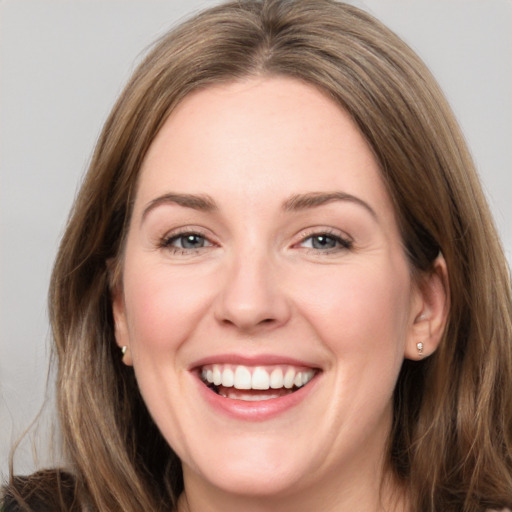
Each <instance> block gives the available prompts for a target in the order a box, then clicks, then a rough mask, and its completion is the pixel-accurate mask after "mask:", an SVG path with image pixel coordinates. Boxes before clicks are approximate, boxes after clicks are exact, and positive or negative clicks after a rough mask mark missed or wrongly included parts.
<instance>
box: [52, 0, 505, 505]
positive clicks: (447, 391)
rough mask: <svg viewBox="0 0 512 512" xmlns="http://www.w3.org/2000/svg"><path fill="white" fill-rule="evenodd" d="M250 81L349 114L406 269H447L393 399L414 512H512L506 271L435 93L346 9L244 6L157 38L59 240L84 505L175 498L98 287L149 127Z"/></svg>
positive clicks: (383, 36)
mask: <svg viewBox="0 0 512 512" xmlns="http://www.w3.org/2000/svg"><path fill="white" fill-rule="evenodd" d="M254 75H259V76H266V75H269V76H271V75H281V76H288V77H295V78H296V79H298V80H302V81H305V82H307V83H310V84H313V85H315V86H316V87H318V88H319V89H320V90H322V91H324V92H325V93H327V94H328V95H329V96H330V97H331V98H332V99H333V101H334V102H336V103H337V104H339V105H340V107H341V108H343V109H345V110H346V111H347V112H348V113H349V114H350V115H351V116H352V117H353V119H354V120H355V122H356V123H357V125H358V126H359V129H360V130H361V133H362V134H363V135H364V137H365V138H366V139H367V141H368V143H369V144H370V147H371V148H372V150H373V151H374V152H375V154H376V156H377V158H378V161H379V163H380V167H381V170H382V174H383V176H384V179H385V182H386V184H387V187H388V190H389V193H390V195H391V197H392V200H393V202H394V206H395V209H396V215H397V218H398V221H399V225H400V228H401V232H402V237H403V243H404V248H405V250H406V252H407V255H408V257H409V260H410V265H411V268H412V270H413V272H414V273H416V274H417V275H421V274H422V273H428V272H429V271H430V270H431V269H432V263H433V261H434V260H435V258H436V256H437V255H438V254H439V251H441V252H442V254H443V255H444V258H445V260H446V263H447V268H448V274H449V284H450V299H449V300H450V315H449V320H448V325H447V327H446V330H445V334H444V338H443V340H442V342H441V344H440V346H439V349H438V350H437V352H436V353H435V354H434V355H433V356H431V357H429V358H428V359H425V360H423V361H422V362H419V363H415V362H411V361H405V362H404V364H403V368H402V370H401V373H400V376H399V380H398V384H397V388H396V392H395V401H394V424H393V431H392V437H391V439H390V442H389V460H388V463H389V465H390V467H391V468H392V470H393V472H394V474H395V476H396V477H397V478H399V479H400V481H402V482H403V483H404V485H405V487H406V489H407V492H408V496H409V498H410V500H411V503H412V509H413V510H414V511H417V512H425V511H443V512H448V511H461V510H463V511H467V512H471V511H475V512H476V511H481V510H483V509H485V508H492V507H494V508H500V507H503V506H508V507H512V454H511V448H512V437H511V436H512V354H511V342H512V336H511V333H512V325H511V316H512V314H511V294H510V281H509V274H508V269H507V265H506V261H505V258H504V256H503V252H502V249H501V247H500V244H499V241H498V237H497V235H496V230H495V227H494V225H493V222H492V219H491V215H490V213H489V209H488V206H487V204H486V201H485V198H484V196H483V194H482V190H481V187H480V184H479V181H478V178H477V175H476V172H475V169H474V165H473V162H472V160H471V157H470V155H469V153H468V150H467V148H466V145H465V142H464V139H463V136H462V134H461V132H460V130H459V128H458V126H457V123H456V121H455V120H454V117H453V114H452V112H451V110H450V108H449V106H448V105H447V103H446V101H445V99H444V96H443V94H442V93H441V91H440V90H439V88H438V86H437V84H436V82H435V80H434V79H433V78H432V76H431V74H430V73H429V71H428V70H427V69H426V67H425V65H424V64H423V63H422V62H421V61H420V60H419V58H418V57H417V56H416V55H415V54H414V53H413V52H412V51H411V50H410V48H409V47H408V46H407V45H406V44H405V43H404V42H403V41H401V40H400V39H399V38H398V37H397V36H396V35H395V34H393V33H392V32H391V31H390V30H389V29H387V28H386V27H384V26H383V25H382V24H381V23H380V22H378V21H377V20H375V19H374V18H372V17H371V16H369V15H368V14H366V13H364V12H363V11H361V10H359V9H357V8H355V7H352V6H349V5H346V4H342V3H339V2H336V1H333V0H268V1H267V0H262V1H258V0H240V1H234V2H231V3H227V4H223V5H221V6H217V7H214V8H211V9H209V10H207V11H204V12H203V13H201V14H199V15H197V16H196V17H194V18H193V19H191V20H189V21H187V22H185V23H184V24H182V25H181V26H179V27H178V28H177V29H175V30H173V31H172V32H170V33H169V34H167V35H166V36H165V37H163V38H162V39H161V40H160V41H159V42H158V43H157V44H156V45H155V47H154V48H153V50H152V51H151V52H150V54H149V55H148V56H147V58H146V59H145V60H144V61H143V62H142V64H141V65H140V66H139V67H138V69H137V70H136V71H135V73H134V75H133V77H132V78H131V80H130V81H129V83H128V85H127V86H126V88H125V90H124V91H123V93H122V94H121V96H120V98H119V100H118V101H117V103H116V105H115V106H114V109H113V111H112V113H111V115H110V117H109V118H108V120H107V122H106V124H105V127H104V129H103V132H102V134H101V136H100V139H99V141H98V144H97V147H96V150H95V153H94V156H93V158H92V162H91V165H90V169H89V172H88V174H87V176H86V178H85V181H84V183H83V185H82V188H81V190H80V193H79V195H78V198H77V200H76V202H75V205H74V208H73V211H72V214H71V217H70V220H69V223H68V227H67V230H66V233H65V235H64V237H63V240H62V244H61V247H60V251H59V254H58V257H57V260H56V263H55V268H54V272H53V277H52V284H51V289H50V295H49V303H50V316H51V324H52V328H53V336H54V339H55V345H56V351H57V356H58V404H59V412H60V421H61V426H62V432H63V438H64V444H65V450H66V453H67V455H68V458H69V461H70V465H71V470H72V471H73V473H74V475H75V479H76V482H77V493H78V494H77V497H78V499H79V500H80V501H81V503H82V506H83V508H84V509H87V510H89V509H92V510H101V511H107V510H108V511H114V510H123V511H140V510H164V509H167V510H168V509H169V508H170V507H173V506H175V503H176V500H177V497H178V496H179V494H180V493H181V491H182V489H183V481H182V476H181V467H180V462H179V460H178V458H177V457H176V455H175V454H174V453H173V451H172V449H171V448H170V447H169V446H168V445H167V443H166V442H165V440H164V439H163V437H162V436H161V434H160V433H159V431H158V429H157V427H156V426H155V424H154V423H153V421H152V419H151V418H150V416H149V414H148V412H147V410H146V408H145V405H144V403H143V401H142V399H141V397H140V394H139V392H138V389H137V385H136V382H135V378H134V375H133V372H132V370H131V368H127V367H125V366H123V365H122V363H121V358H120V354H119V351H118V348H117V346H116V344H115V342H114V335H113V321H112V314H111V300H110V286H111V285H112V283H113V282H116V279H118V277H119V268H118V267H119V265H116V262H119V260H120V255H121V253H122V250H123V240H124V237H125V234H126V229H127V225H128V223H129V220H130V214H131V209H132V203H133V199H134V192H135V187H136V183H137V177H138V173H139V170H140V167H141V162H142V160H143V158H144V156H145V154H146V151H147V149H148V147H149V145H150V144H151V141H152V140H153V138H154V137H155V135H156V133H157V132H158V130H159V128H160V127H161V126H162V124H163V123H164V121H165V120H166V118H167V117H168V116H169V115H170V114H171V112H172V111H173V109H174V108H175V106H176V105H177V104H178V103H179V102H180V101H181V100H182V99H183V97H184V96H186V95H187V94H188V93H189V92H190V91H192V90H196V89H198V88H201V87H207V86H208V85H210V84H213V83H218V82H226V81H233V80H237V79H241V78H246V77H248V76H254ZM109 262H110V264H109ZM112 262H114V263H112Z"/></svg>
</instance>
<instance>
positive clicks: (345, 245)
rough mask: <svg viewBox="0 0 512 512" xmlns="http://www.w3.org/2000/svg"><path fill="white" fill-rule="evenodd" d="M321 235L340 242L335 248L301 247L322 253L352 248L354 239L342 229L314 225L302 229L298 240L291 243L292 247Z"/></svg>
mask: <svg viewBox="0 0 512 512" xmlns="http://www.w3.org/2000/svg"><path fill="white" fill-rule="evenodd" d="M322 235H324V236H327V237H330V238H333V239H335V240H337V241H338V242H339V243H340V244H341V246H340V247H337V248H331V249H325V250H320V249H315V248H309V247H303V249H306V250H311V251H313V252H315V253H322V252H323V253H330V252H338V251H343V250H349V249H351V248H352V246H353V244H354V239H353V238H352V237H351V236H350V235H348V234H347V233H345V232H344V231H341V230H339V229H335V228H332V227H322V226H318V227H316V226H315V227H312V228H307V229H306V230H304V231H302V232H301V233H300V234H299V240H298V241H297V242H295V243H294V244H293V247H298V246H300V244H302V243H304V242H305V241H306V240H308V239H310V238H313V237H315V236H322ZM299 248H300V247H299Z"/></svg>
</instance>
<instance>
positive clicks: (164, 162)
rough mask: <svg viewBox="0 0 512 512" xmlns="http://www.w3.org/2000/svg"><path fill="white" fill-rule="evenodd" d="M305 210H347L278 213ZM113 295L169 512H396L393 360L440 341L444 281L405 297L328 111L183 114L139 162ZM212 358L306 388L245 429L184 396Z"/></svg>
mask: <svg viewBox="0 0 512 512" xmlns="http://www.w3.org/2000/svg"><path fill="white" fill-rule="evenodd" d="M318 192H321V193H332V192H336V193H338V192H342V193H343V194H345V195H349V196H350V198H349V199H346V198H344V199H343V198H342V199H339V198H338V199H332V200H330V201H325V202H324V203H322V204H319V205H315V206H309V207H304V205H302V206H303V207H301V208H291V207H290V198H291V197H293V196H294V195H297V194H307V193H309V194H311V193H318ZM170 193H172V194H194V195H201V196H204V195H207V196H208V200H209V201H210V202H214V203H215V208H213V209H204V208H202V209H201V208H197V205H194V204H190V203H189V204H187V205H184V204H177V203H176V202H173V201H170V200H162V199H159V198H162V196H165V195H166V194H170ZM155 200H157V201H156V202H155ZM178 202H182V201H178ZM287 202H288V203H287ZM286 204H288V208H285V207H283V205H286ZM203 206H204V205H203ZM183 232H186V233H197V236H196V238H194V241H195V242H197V243H196V244H195V245H194V246H193V247H192V248H184V247H183V244H184V242H186V240H184V239H183V238H179V236H178V235H179V234H180V233H181V234H183ZM318 236H326V237H327V238H324V239H321V238H318ZM173 237H174V238H173ZM322 240H323V241H324V242H327V244H324V245H322V244H319V242H321V241H322ZM339 240H348V241H349V243H348V244H347V243H343V242H340V241H339ZM121 279H122V282H121V283H120V284H119V286H118V287H117V291H116V293H115V294H114V300H113V311H114V319H115V326H116V339H117V342H118V344H119V346H127V347H128V351H127V354H126V355H125V358H124V361H125V363H126V364H129V365H133V367H134V371H135V374H136V377H137V380H138V383H139V386H140V389H141V392H142V395H143V397H144V400H145V401H146V403H147V406H148V408H149V410H150V412H151V414H152V416H153V418H154V420H155V422H156V424H157V425H158V427H159V428H160V430H161V432H162V434H163V435H164V437H165V438H166V439H167V441H168V442H169V444H170V445H171V446H172V447H173V449H174V450H175V452H176V453H177V454H178V456H179V457H180V459H181V461H182V464H183V472H184V481H185V493H184V494H183V495H182V497H181V500H180V510H182V511H185V510H189V511H193V512H197V511H201V512H209V511H212V512H213V511H221V510H222V511H223V512H225V511H231V510H233V511H234V510H245V511H249V512H256V511H258V512H259V511H272V510H279V511H281V512H282V511H288V510H290V511H292V510H293V511H294V512H297V511H311V510H323V511H334V510H336V511H341V510H350V511H359V510H360V511H366V512H367V511H372V510H385V509H386V510H406V509H407V504H406V500H405V499H403V496H402V495H401V494H400V492H399V488H398V486H397V485H396V483H395V482H394V481H393V479H392V477H391V476H390V475H388V474H387V473H386V471H385V469H384V468H385V459H386V443H387V439H388V436H389V432H390V426H391V417H392V405H391V400H392V394H393V389H394V386H395V382H396V379H397V376H398V373H399V370H400V367H401V364H402V361H403V359H404V357H409V358H420V357H427V356H428V355H430V354H431V353H432V352H433V351H434V350H435V349H436V346H437V343H438V342H439V340H440V336H441V332H442V329H443V326H444V322H445V319H446V286H445V283H446V268H445V265H444V262H443V260H442V258H439V259H438V261H437V262H436V265H435V271H434V272H433V273H432V275H430V276H426V277H425V278H424V279H423V280H422V282H421V284H420V283H416V282H414V281H413V280H412V277H411V271H410V267H409V263H408V261H407V259H406V256H405V254H404V251H403V248H402V243H401V237H400V233H399V230H398V226H397V222H396V219H395V214H394V211H393V207H392V204H391V200H390V197H389V195H388V193H387V191H386V188H385V186H384V183H383V181H382V179H381V175H380V171H379V166H378V163H377V162H376V160H375V158H374V156H373V153H372V152H371V150H370V149H369V147H368V145H367V144H366V142H365V140H364V139H363V137H362V136H361V134H360V133H359V131H358V130H357V127H356V126H355V124H354V123H353V121H352V120H351V119H350V117H349V116H348V115H347V114H346V113H345V112H344V111H343V110H341V109H340V108H339V107H338V106H337V105H335V104H334V103H333V102H332V100H330V99H328V98H327V97H326V96H325V95H324V94H322V93H321V92H319V91H318V90H317V89H315V88H314V87H312V86H309V85H306V84H303V83H301V82H299V81H295V80H292V79H286V78H251V79H248V80H245V81H241V82H234V83H229V84H224V85H218V86H212V87H210V88H207V89H204V90H201V91H199V92H195V93H192V94H190V95H189V96H188V97H187V98H185V100H184V101H183V102H182V103H181V104H180V105H179V106H178V107H177V109H176V110H175V111H174V112H173V113H172V115H171V116H170V117H169V119H168V120H167V121H166V123H165V124H164V126H163V128H162V129H161V130H160V132H159V133H158V135H157V136H156V138H155V140H154V141H153V143H152V145H151V147H150V149H149V152H148V154H147V155H146V157H145V160H144V163H143V166H142V169H141V175H140V180H139V183H138V190H137V194H136V199H135V204H134V210H133V215H132V220H131V224H130V226H129V231H128V236H127V242H126V248H125V252H124V256H123V261H122V278H121ZM418 341H422V342H423V345H424V348H423V354H422V355H420V354H418V351H417V349H416V343H417V342H418ZM217 354H229V355H234V357H238V356H245V357H259V356H261V355H262V354H264V355H269V354H270V355H275V356H279V357H284V356H290V357H294V358H298V359H300V360H301V361H306V362H307V363H308V364H309V365H310V366H311V367H314V368H316V369H318V374H317V376H316V377H315V379H314V381H313V382H312V384H311V388H310V391H309V393H307V394H306V395H305V398H303V399H302V400H301V401H300V402H299V403H298V404H297V405H295V406H294V407H291V408H290V409H288V410H286V411H284V412H283V413H281V414H278V415H276V416H273V417H271V418H270V419H265V420H263V421H252V420H251V421H248V420H244V419H240V418H237V417H230V416H228V415H226V414H223V413H222V412H219V411H218V410H217V409H215V408H214V407H211V406H210V405H209V404H207V403H206V401H205V400H204V397H203V396H202V394H201V393H200V392H199V388H200V386H202V384H200V385H198V379H197V376H196V375H194V374H193V372H191V366H193V365H194V364H195V362H197V361H199V360H200V359H201V358H204V357H210V356H215V355H217ZM381 482H385V485H384V486H383V487H381ZM392 498H394V499H395V501H393V499H392ZM391 504H393V505H391Z"/></svg>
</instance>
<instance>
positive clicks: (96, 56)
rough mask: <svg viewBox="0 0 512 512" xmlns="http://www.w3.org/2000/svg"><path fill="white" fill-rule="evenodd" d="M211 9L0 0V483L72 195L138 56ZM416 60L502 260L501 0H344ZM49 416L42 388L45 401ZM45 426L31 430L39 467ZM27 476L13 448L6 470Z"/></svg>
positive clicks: (168, 2)
mask: <svg viewBox="0 0 512 512" xmlns="http://www.w3.org/2000/svg"><path fill="white" fill-rule="evenodd" d="M215 3H217V2H216V1H213V0H202V1H201V0H165V1H164V0H137V1H133V0H73V1H69V0H68V1H66V0H60V1H56V0H45V1H41V0H3V1H2V0H0V477H1V476H2V475H3V476H5V475H6V474H7V467H8V466H7V460H8V453H9V448H10V446H11V444H12V442H13V441H14V440H15V439H16V438H17V437H18V436H19V435H20V434H21V433H22V432H23V430H24V429H25V428H26V427H28V426H29V423H30V421H31V420H32V419H33V418H34V416H35V415H36V414H37V412H38V410H39V409H40V407H41V405H42V404H43V401H44V400H45V385H46V375H47V368H48V356H49V347H50V339H49V338H50V336H49V327H48V321H47V309H46V293H47V288H48V282H49V275H50V271H51V266H52V261H53V258H54V256H55V253H56V250H57V246H58V242H59V238H60V236H61V234H62V231H63V228H64V225H65V222H66V218H67V215H68V211H69V209H70V207H71V204H72V200H73V197H74V195H75V193H76V190H77V186H78V184H79V182H80V179H81V177H82V176H83V174H84V172H85V170H86V168H87V164H88V161H89V158H90V155H91V153H92V149H93V146H94V143H95V141H96V138H97V137H98V135H99V131H100V129H101V126H102V123H103V122H104V120H105V118H106V116H107V114H108V111H109V109H110V107H111V106H112V105H113V103H114V100H115V98H116V97H117V95H118V94H119V92H120V91H121V89H122V87H123V85H124V83H125V82H126V80H127V79H128V77H129V75H130V72H131V71H132V70H133V69H134V66H135V64H136V63H137V62H139V61H140V59H141V57H142V55H143V54H144V51H145V49H146V48H147V47H148V45H149V44H150V43H151V42H152V41H153V40H155V39H156V37H158V36H159V35H161V34H162V33H163V32H165V31H166V30H167V29H168V28H169V27H171V26H173V25H175V24H176V22H177V21H179V20H180V19H182V18H183V17H185V16H188V15H189V14H190V13H192V12H194V11H197V10H198V9H200V8H202V7H205V6H209V5H213V4H215ZM351 3H355V4H356V5H358V6H360V7H363V8H365V9H367V10H368V11H370V12H371V13H372V14H374V15H375V16H377V17H378V18H380V19H381V20H382V21H384V22H385V23H386V24H387V25H388V26H390V27H391V28H392V29H394V30H395V31H396V32H397V33H398V34H399V35H400V36H402V37H403V38H404V39H405V40H406V41H407V42H408V43H409V44H410V45H411V46H412V48H413V49H414V50H416V51H417V52H418V53H419V55H420V56H421V57H422V58H423V59H424V60H425V61H426V63H427V64H428V65H429V67H430V68H431V70H432V71H433V73H434V75H435V76H436V77H437V79H438V80H439V82H440V84H441V87H442V88H443V90H444V91H445V93H446V95H447V97H448V99H449V101H450V103H451V105H452V107H453V109H454V111H455V113H456V116H457V118H458V120H459V122H460V124H461V125H462V128H463V131H464V133H465V136H466V138H467V140H468V143H469V146H470V148H471V150H472V153H473V156H474V158H475V161H476V163H477V167H478V169H479V172H480V175H481V177H482V180H483V183H484V188H485V191H486V193H487V196H488V199H489V201H490V203H491V207H492V209H493V212H494V214H495V218H496V222H497V225H498V227H499V231H500V233H501V236H502V239H503V242H504V245H505V249H506V252H507V256H508V259H509V262H510V261H512V228H511V220H512V201H511V198H512V194H511V191H512V177H511V175H512V174H511V171H512V149H511V147H512V2H511V1H510V0H486V1H482V0H364V1H353V2H351ZM47 402H48V404H47V411H48V416H50V417H51V416H52V389H51V387H50V390H49V394H48V398H47ZM47 433H48V426H47V424H46V423H43V425H42V428H41V429H40V430H39V432H38V437H39V439H40V440H41V446H42V451H41V455H42V458H41V463H42V464H48V463H50V460H49V459H48V458H47V456H46V454H45V451H46V448H47V447H48V443H47V441H46V436H47ZM33 468H34V464H33V462H32V456H31V453H30V443H25V444H24V445H22V449H21V450H20V452H19V457H18V465H17V470H18V472H21V473H23V472H29V471H32V470H33Z"/></svg>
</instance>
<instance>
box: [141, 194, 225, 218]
mask: <svg viewBox="0 0 512 512" xmlns="http://www.w3.org/2000/svg"><path fill="white" fill-rule="evenodd" d="M163 204H177V205H179V206H184V207H185V208H192V209H193V210H200V211H204V212H212V211H215V210H217V209H218V207H217V204H216V203H215V201H214V200H213V199H212V198H211V197H210V196H209V195H206V194H200V195H196V194H176V193H172V192H171V193H169V194H164V195H163V196H159V197H157V198H156V199H153V200H152V201H150V202H149V203H148V205H147V206H146V208H144V211H143V212H142V219H141V220H142V221H144V219H145V218H146V216H147V214H148V213H149V212H150V211H151V210H154V209H155V208H156V207H157V206H161V205H163Z"/></svg>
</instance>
